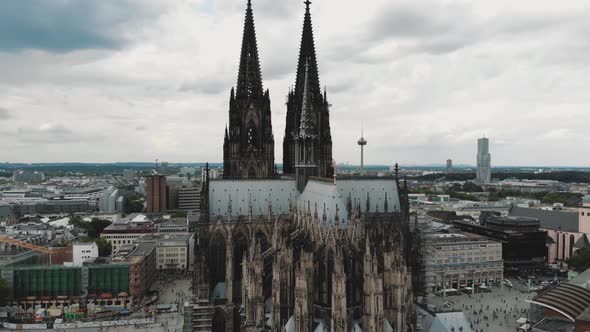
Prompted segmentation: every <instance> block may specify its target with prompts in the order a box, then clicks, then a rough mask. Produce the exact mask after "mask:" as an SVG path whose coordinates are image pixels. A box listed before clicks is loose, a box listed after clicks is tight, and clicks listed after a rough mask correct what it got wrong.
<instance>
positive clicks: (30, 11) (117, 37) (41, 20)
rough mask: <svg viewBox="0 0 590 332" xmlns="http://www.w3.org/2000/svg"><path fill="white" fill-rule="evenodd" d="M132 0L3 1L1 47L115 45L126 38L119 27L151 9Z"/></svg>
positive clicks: (63, 49) (66, 48)
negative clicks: (117, 28) (117, 29)
mask: <svg viewBox="0 0 590 332" xmlns="http://www.w3.org/2000/svg"><path fill="white" fill-rule="evenodd" d="M139 4H140V2H137V1H131V0H122V1H119V0H116V1H115V0H101V1H75V0H63V1H44V0H18V1H1V2H0V40H2V42H1V43H0V50H4V51H20V50H23V49H43V50H49V51H53V52H68V51H72V50H76V49H116V48H120V47H122V46H123V45H124V44H125V43H126V40H125V38H124V35H123V34H122V33H121V32H120V31H116V27H118V26H121V25H123V24H126V23H128V22H129V21H133V20H137V19H138V18H140V17H142V15H145V14H147V13H148V11H147V10H146V9H144V8H143V7H141V6H139Z"/></svg>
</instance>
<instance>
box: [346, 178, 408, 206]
mask: <svg viewBox="0 0 590 332" xmlns="http://www.w3.org/2000/svg"><path fill="white" fill-rule="evenodd" d="M336 184H337V187H338V191H339V192H340V195H341V196H342V199H343V200H344V202H345V203H348V200H351V201H352V206H353V208H354V205H355V204H354V202H360V205H361V213H365V212H399V211H400V203H399V195H398V188H397V183H396V182H395V179H393V178H381V179H380V178H368V177H367V178H362V177H361V178H352V179H339V180H338V181H337V182H336ZM367 194H368V195H367ZM367 197H368V198H369V210H368V211H367ZM386 198H387V211H385V201H386ZM347 205H348V204H347Z"/></svg>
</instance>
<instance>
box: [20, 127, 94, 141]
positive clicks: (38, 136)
mask: <svg viewBox="0 0 590 332" xmlns="http://www.w3.org/2000/svg"><path fill="white" fill-rule="evenodd" d="M16 138H17V140H18V141H19V142H22V143H30V144H60V143H75V142H80V141H84V140H87V139H88V138H89V137H88V136H86V135H84V134H78V133H74V132H73V131H72V130H71V129H69V128H67V127H65V126H64V125H63V124H61V123H57V124H53V123H51V124H44V125H41V126H40V127H39V128H34V127H19V128H17V130H16Z"/></svg>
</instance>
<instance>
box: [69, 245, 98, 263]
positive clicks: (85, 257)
mask: <svg viewBox="0 0 590 332" xmlns="http://www.w3.org/2000/svg"><path fill="white" fill-rule="evenodd" d="M96 258H98V246H97V245H96V243H94V242H90V243H74V245H73V246H72V259H73V261H74V266H82V265H83V264H84V262H85V261H91V260H94V259H96Z"/></svg>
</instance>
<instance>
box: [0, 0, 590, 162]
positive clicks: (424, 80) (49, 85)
mask: <svg viewBox="0 0 590 332" xmlns="http://www.w3.org/2000/svg"><path fill="white" fill-rule="evenodd" d="M244 5H245V1H215V2H213V1H192V2H191V1H186V2H185V1H183V2H172V1H124V2H111V1H101V2H85V3H83V4H81V3H77V2H67V1H66V2H60V3H35V2H34V1H31V2H19V3H3V4H0V8H2V10H0V12H2V13H10V14H11V15H10V16H8V15H6V16H7V17H3V20H1V21H2V23H0V27H2V29H0V30H1V31H2V32H0V35H2V40H5V42H2V43H0V69H1V70H2V72H3V73H5V75H3V77H2V78H0V86H2V89H0V91H1V92H0V138H1V139H0V141H1V142H2V143H0V147H1V148H2V149H3V150H5V151H7V153H5V155H4V156H3V160H1V161H9V162H62V161H63V162H74V161H76V162H114V161H148V160H153V159H155V158H158V159H160V160H169V161H171V162H190V161H211V162H218V161H221V160H222V148H221V146H222V144H223V136H221V135H220V134H219V132H220V129H222V128H224V127H225V125H226V123H227V113H226V112H227V110H228V107H227V98H228V97H229V91H230V89H231V87H232V86H235V84H236V75H235V73H236V72H237V68H238V65H239V58H238V56H237V55H238V54H239V48H238V47H237V46H239V44H240V43H239V40H240V39H241V37H242V36H241V28H242V27H241V17H242V16H243V7H244ZM36 6H38V7H36ZM253 6H254V8H255V10H256V12H257V26H256V29H257V31H256V32H257V37H258V42H259V48H260V58H261V70H262V75H263V78H264V82H265V86H264V87H265V89H266V88H269V89H270V97H271V103H272V113H273V122H274V123H273V124H274V126H273V127H274V135H275V141H276V142H282V140H283V130H282V128H284V121H285V120H284V118H285V113H286V107H285V105H284V100H285V95H286V94H287V92H288V89H289V86H292V85H293V84H294V82H293V77H294V69H293V68H294V65H295V63H296V60H297V53H298V52H297V49H298V46H299V35H300V32H301V22H300V21H301V20H300V13H301V10H302V8H303V6H304V5H303V4H302V3H301V2H300V1H291V2H286V1H283V2H277V1H269V0H260V1H253ZM514 6H516V7H514ZM514 6H513V7H511V8H512V9H511V10H510V11H506V10H504V9H501V7H502V4H501V2H498V3H496V2H495V3H494V4H467V3H464V2H461V1H457V2H445V3H440V2H430V3H428V4H422V3H420V4H415V3H411V2H404V1H402V2H396V3H395V4H391V3H389V2H388V1H384V0H383V1H381V0H376V1H374V2H372V3H371V5H368V6H367V8H370V10H367V11H366V13H359V11H358V10H357V8H356V7H357V6H355V5H352V4H351V5H347V4H345V5H342V2H338V3H336V2H335V1H328V0H325V1H316V2H314V3H313V5H312V12H313V15H314V26H315V27H316V28H317V29H316V36H315V37H316V39H317V45H319V46H318V49H317V52H318V55H319V59H318V65H319V67H320V68H321V73H322V76H321V77H320V83H321V84H322V86H324V85H325V86H326V87H327V91H328V96H329V100H330V102H331V103H332V104H333V107H332V108H331V121H332V122H333V127H334V128H335V129H334V132H333V136H334V142H336V143H335V144H334V159H335V160H336V161H337V162H339V163H340V162H342V163H344V162H349V163H350V164H358V163H359V162H360V160H359V154H358V150H357V148H358V147H357V146H356V140H357V139H358V137H357V136H358V135H357V133H358V131H359V130H360V126H359V123H360V122H361V121H362V122H363V123H364V127H365V136H366V138H367V140H369V141H371V144H370V145H368V146H367V147H366V150H365V160H366V164H368V165H371V164H373V165H374V164H383V165H390V164H393V163H395V162H399V163H400V164H416V165H419V164H432V163H435V164H442V163H444V161H445V160H446V159H447V158H451V159H453V161H454V163H455V164H474V163H475V158H474V154H475V153H474V152H475V151H476V149H475V142H476V139H477V138H478V137H480V136H481V135H482V133H486V136H488V137H490V138H491V139H492V140H493V143H492V145H493V147H492V148H493V151H494V164H495V165H514V166H517V165H518V166H529V165H546V166H588V164H589V162H588V158H587V157H585V156H584V154H580V153H578V151H579V148H578V147H577V146H574V145H573V144H572V142H576V144H579V145H583V144H584V143H586V142H588V140H589V138H588V137H587V136H586V135H584V123H587V122H588V120H590V114H588V112H587V111H586V110H585V106H586V105H587V102H586V99H585V96H584V95H585V91H584V89H583V88H584V85H585V84H584V83H585V82H586V78H585V77H587V75H584V73H587V72H588V71H590V66H589V64H588V63H587V60H586V57H583V56H581V55H580V54H582V52H583V51H584V50H587V49H589V47H588V44H587V42H586V41H585V38H584V36H583V33H582V32H583V31H584V29H586V28H588V25H589V24H588V23H587V22H586V21H587V20H584V18H585V17H587V14H588V9H587V8H585V6H584V3H583V2H577V3H576V2H568V8H564V7H563V6H558V5H557V4H553V3H548V4H546V5H543V4H539V3H536V5H535V7H534V9H535V10H527V9H530V8H529V7H530V6H531V5H530V4H527V3H519V4H515V5H514ZM3 7H4V8H3ZM39 7H44V9H45V12H47V13H49V14H51V15H47V16H45V15H44V16H43V17H44V18H43V19H42V18H41V16H39V15H41V14H39V13H43V12H44V11H43V10H39V11H37V10H35V9H34V8H39ZM518 7H520V8H518ZM426 8H429V10H425V9H426ZM335 10H336V11H337V12H338V19H335V18H334V16H335V15H334V13H335ZM132 13H133V15H132ZM17 19H21V20H22V22H17V21H16V20H17ZM339 22H350V24H349V25H343V24H339ZM547 31H550V32H551V33H549V34H547V33H545V32H547ZM63 35H65V36H67V38H63V37H61V36H63ZM286 36H290V37H286ZM219 40H223V42H222V43H220V42H218V41H219ZM277 49H282V50H283V51H282V52H281V54H279V55H277V54H276V52H275V50H277ZM531 54H534V55H535V56H530V55H531ZM342 68H346V70H342ZM555 114H559V116H560V118H559V120H560V121H555ZM204 119H205V121H204ZM530 137H535V139H534V140H531V139H529V138H530ZM277 145H279V146H276V147H275V161H276V162H277V163H280V160H282V148H281V146H280V144H277ZM542 151H546V152H549V151H550V152H551V153H541V152H542Z"/></svg>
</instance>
